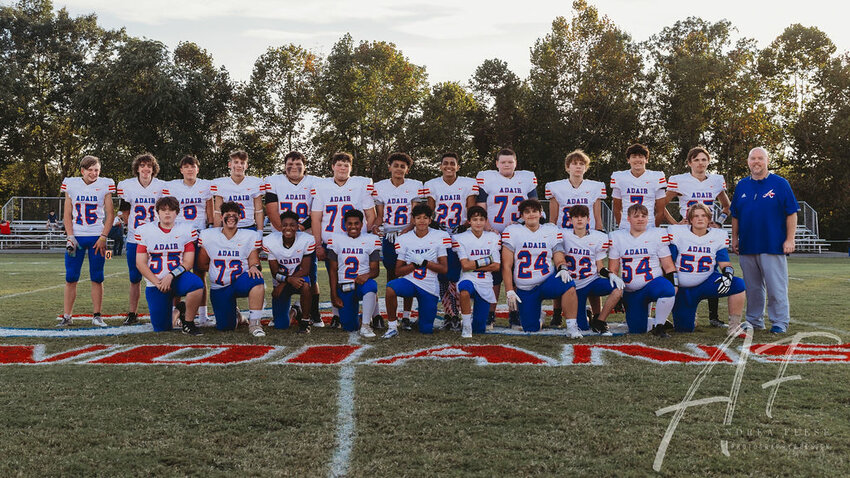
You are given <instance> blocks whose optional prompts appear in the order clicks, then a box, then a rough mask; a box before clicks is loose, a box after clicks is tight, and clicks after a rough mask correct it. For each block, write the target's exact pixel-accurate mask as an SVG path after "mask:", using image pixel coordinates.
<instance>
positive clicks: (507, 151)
mask: <svg viewBox="0 0 850 478" xmlns="http://www.w3.org/2000/svg"><path fill="white" fill-rule="evenodd" d="M499 156H513V157H514V159H516V153H515V152H514V150H512V149H511V148H502V149H500V150H499V152H498V153H496V156H495V157H494V159H495V160H496V161H498V160H499Z"/></svg>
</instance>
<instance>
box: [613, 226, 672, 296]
mask: <svg viewBox="0 0 850 478" xmlns="http://www.w3.org/2000/svg"><path fill="white" fill-rule="evenodd" d="M609 237H610V245H609V248H608V258H609V259H619V260H620V270H621V271H622V274H621V276H622V278H623V282H625V283H626V290H627V291H635V290H640V289H641V288H643V286H645V285H646V284H647V283H649V282H650V281H652V279H655V278H656V277H661V276H662V275H663V272H662V270H661V261H660V259H661V258H662V257H669V256H670V247H669V246H668V244H670V237H669V236H668V235H667V231H666V230H665V229H663V228H652V229H647V230H646V231H644V232H643V233H642V234H641V235H639V236H637V237H634V236H632V234H631V232H629V231H628V230H625V229H619V230H616V231H614V232H612V233H611V235H610V236H609Z"/></svg>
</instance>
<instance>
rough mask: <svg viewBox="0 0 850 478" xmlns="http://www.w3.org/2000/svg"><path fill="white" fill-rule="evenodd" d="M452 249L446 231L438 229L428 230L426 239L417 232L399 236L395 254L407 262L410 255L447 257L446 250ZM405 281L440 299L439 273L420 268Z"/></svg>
mask: <svg viewBox="0 0 850 478" xmlns="http://www.w3.org/2000/svg"><path fill="white" fill-rule="evenodd" d="M450 247H452V240H451V238H450V237H449V235H448V233H446V232H445V231H438V230H437V229H430V228H429V229H428V234H425V237H419V236H417V235H416V230H412V231H408V232H405V233H404V234H402V235H400V236H398V238H397V239H396V243H395V252H396V254H398V259H399V260H401V261H405V262H406V261H407V256H408V254H425V253H426V252H428V251H437V257H438V258H439V257H445V256H446V250H448V248H450ZM404 278H405V279H407V280H409V281H410V282H413V283H414V284H416V285H417V286H419V287H420V288H421V289H423V290H424V291H425V292H428V293H429V294H431V295H433V296H435V297H439V296H440V282H439V280H438V279H437V273H436V272H434V271H432V270H431V269H428V268H427V267H418V268H416V269H413V272H411V273H409V274H407V275H406V276H404Z"/></svg>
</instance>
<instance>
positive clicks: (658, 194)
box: [611, 144, 667, 229]
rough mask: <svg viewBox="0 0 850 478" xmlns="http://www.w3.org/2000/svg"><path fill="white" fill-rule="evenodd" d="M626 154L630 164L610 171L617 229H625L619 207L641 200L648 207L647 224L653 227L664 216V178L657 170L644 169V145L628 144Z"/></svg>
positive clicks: (647, 150)
mask: <svg viewBox="0 0 850 478" xmlns="http://www.w3.org/2000/svg"><path fill="white" fill-rule="evenodd" d="M626 158H627V160H628V162H629V166H630V167H631V168H630V169H628V170H626V171H616V172H614V174H612V175H611V197H612V198H613V208H612V209H613V212H614V219H615V220H616V221H617V222H618V223H619V225H620V229H628V228H629V221H628V220H627V218H626V217H623V209H628V208H629V206H631V205H632V204H643V205H644V206H645V207H646V210H647V211H649V217H650V222H649V224H647V227H648V228H653V227H655V226H656V224H661V222H662V220H663V219H664V206H665V201H664V198H665V194H666V192H665V190H664V189H665V188H666V187H667V179H666V178H665V177H664V173H663V172H661V171H651V170H649V169H646V163H647V161H648V160H649V149H647V148H646V146H644V145H642V144H633V145H631V146H629V148H628V149H627V150H626Z"/></svg>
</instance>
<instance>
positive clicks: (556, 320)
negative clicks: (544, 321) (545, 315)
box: [549, 314, 564, 329]
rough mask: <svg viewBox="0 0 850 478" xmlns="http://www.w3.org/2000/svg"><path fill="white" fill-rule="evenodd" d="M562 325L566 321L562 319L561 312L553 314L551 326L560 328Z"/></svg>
mask: <svg viewBox="0 0 850 478" xmlns="http://www.w3.org/2000/svg"><path fill="white" fill-rule="evenodd" d="M562 325H564V322H563V321H562V319H561V314H558V315H553V316H552V320H551V321H550V322H549V327H551V328H553V329H557V328H560V327H561V326H562Z"/></svg>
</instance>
